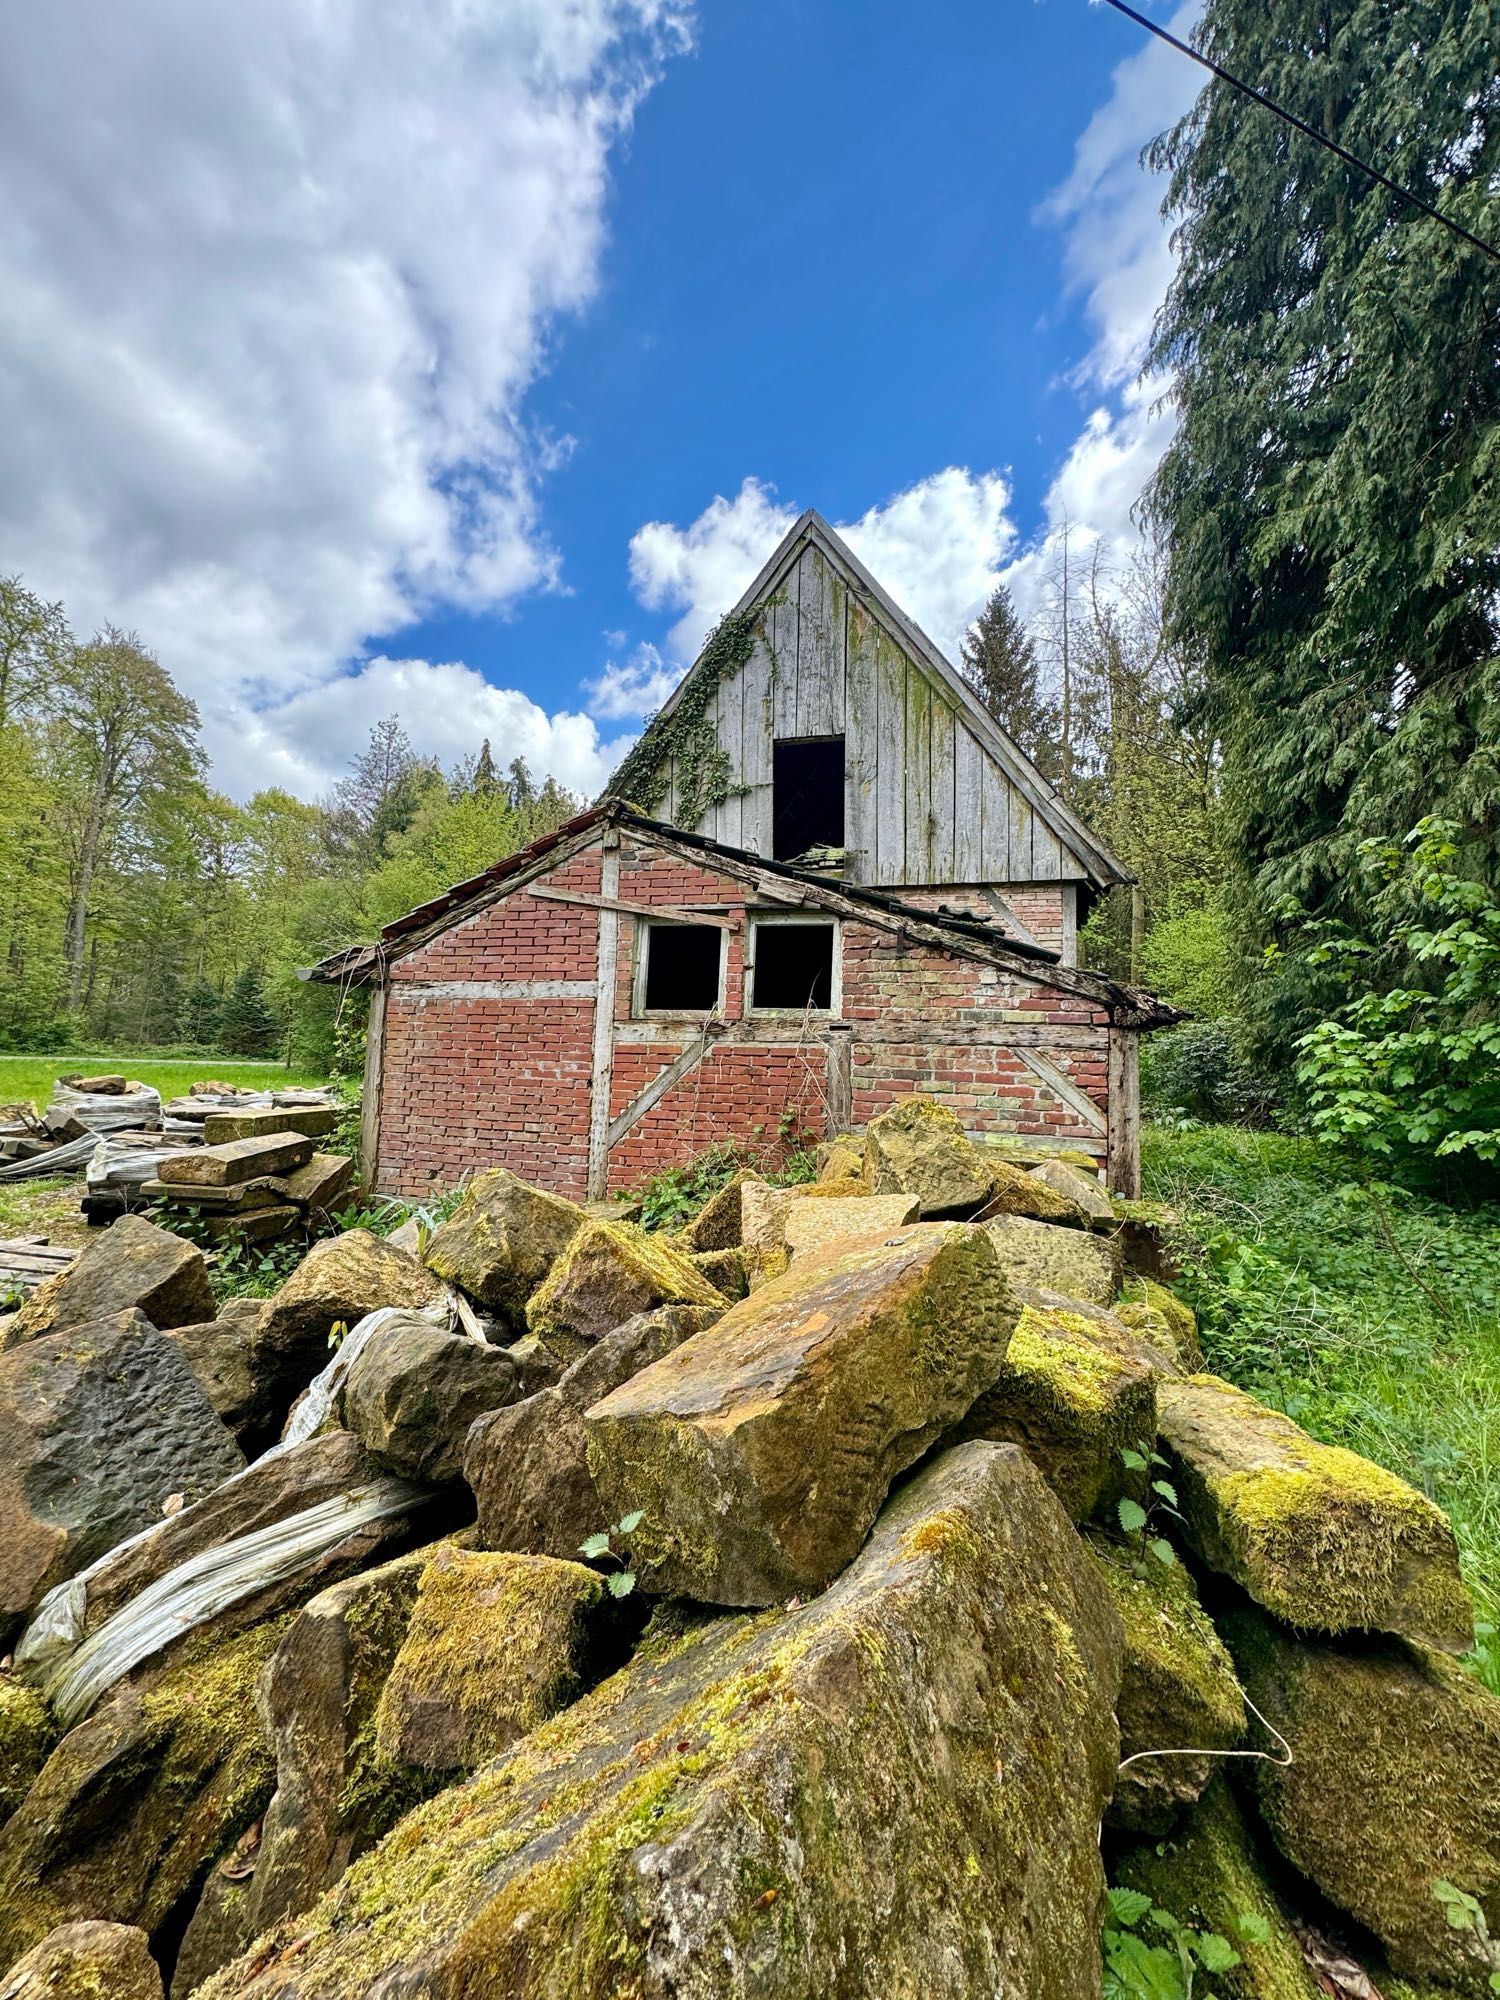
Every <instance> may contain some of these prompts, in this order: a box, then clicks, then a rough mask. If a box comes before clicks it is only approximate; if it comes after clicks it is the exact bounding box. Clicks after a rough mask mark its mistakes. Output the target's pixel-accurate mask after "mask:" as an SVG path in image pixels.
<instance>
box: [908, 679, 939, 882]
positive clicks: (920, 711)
mask: <svg viewBox="0 0 1500 2000" xmlns="http://www.w3.org/2000/svg"><path fill="white" fill-rule="evenodd" d="M905 723H906V730H905V738H906V740H905V750H906V876H905V880H906V881H908V882H911V883H923V882H935V881H937V879H938V878H937V876H936V874H935V873H934V872H933V866H932V850H933V833H934V830H935V826H934V815H933V800H932V689H931V688H930V687H929V686H928V684H927V682H926V681H925V680H923V678H922V677H921V675H920V674H917V673H912V672H909V673H908V674H907V676H906V717H905Z"/></svg>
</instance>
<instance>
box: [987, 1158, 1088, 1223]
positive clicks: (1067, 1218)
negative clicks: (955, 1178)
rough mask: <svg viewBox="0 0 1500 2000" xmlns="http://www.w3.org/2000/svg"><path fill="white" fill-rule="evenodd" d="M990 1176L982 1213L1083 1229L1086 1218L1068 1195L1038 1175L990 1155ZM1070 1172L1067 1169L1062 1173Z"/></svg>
mask: <svg viewBox="0 0 1500 2000" xmlns="http://www.w3.org/2000/svg"><path fill="white" fill-rule="evenodd" d="M986 1164H987V1166H988V1167H989V1170H990V1175H991V1183H990V1194H989V1199H988V1201H986V1203H985V1204H984V1208H983V1210H982V1213H983V1214H984V1215H985V1216H987V1217H988V1216H993V1215H1029V1216H1030V1217H1031V1218H1032V1220H1033V1221H1035V1222H1051V1223H1056V1224H1057V1225H1058V1226H1059V1227H1061V1228H1064V1229H1086V1228H1087V1227H1088V1224H1089V1217H1088V1213H1087V1211H1086V1210H1084V1209H1082V1208H1080V1207H1079V1206H1078V1204H1077V1202H1076V1201H1073V1200H1072V1199H1071V1198H1070V1197H1069V1196H1068V1195H1066V1194H1063V1193H1060V1192H1059V1191H1058V1189H1057V1188H1055V1187H1054V1186H1053V1185H1052V1183H1051V1182H1050V1181H1049V1180H1048V1179H1047V1178H1046V1177H1045V1176H1044V1175H1041V1174H1038V1173H1036V1172H1034V1171H1032V1170H1031V1169H1029V1168H1026V1167H1017V1166H1013V1165H1012V1164H1011V1163H1010V1161H1008V1160H1001V1159H996V1158H995V1157H994V1156H993V1155H992V1154H991V1155H988V1156H987V1157H986ZM1068 1171H1070V1170H1069V1169H1068V1168H1067V1167H1066V1166H1064V1168H1063V1172H1064V1173H1066V1172H1068Z"/></svg>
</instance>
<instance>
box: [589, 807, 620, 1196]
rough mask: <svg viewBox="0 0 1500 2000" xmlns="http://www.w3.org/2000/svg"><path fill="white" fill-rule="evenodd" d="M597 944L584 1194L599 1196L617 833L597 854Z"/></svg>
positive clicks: (615, 936)
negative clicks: (592, 1053)
mask: <svg viewBox="0 0 1500 2000" xmlns="http://www.w3.org/2000/svg"><path fill="white" fill-rule="evenodd" d="M599 888H600V892H601V899H602V901H603V903H604V907H603V908H602V909H601V910H600V912H599V946H598V956H597V958H596V960H595V992H594V1056H593V1071H592V1075H591V1078H590V1083H589V1164H588V1181H587V1187H588V1198H589V1200H590V1201H603V1199H604V1191H605V1188H606V1186H607V1184H608V1180H609V1090H610V1083H611V1081H612V1079H613V1076H614V1063H615V970H616V965H617V962H618V958H619V944H620V914H619V911H618V910H616V909H613V908H612V907H611V904H612V903H613V902H614V901H615V900H617V899H618V897H619V893H620V836H619V834H618V833H616V832H615V831H614V830H613V829H611V830H610V831H609V832H607V833H606V834H605V836H604V842H603V853H602V854H601V856H600V860H599Z"/></svg>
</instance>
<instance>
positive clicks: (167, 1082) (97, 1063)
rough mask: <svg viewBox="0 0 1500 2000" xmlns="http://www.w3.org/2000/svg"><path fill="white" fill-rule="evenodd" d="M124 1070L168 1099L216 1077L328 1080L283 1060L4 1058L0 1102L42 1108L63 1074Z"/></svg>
mask: <svg viewBox="0 0 1500 2000" xmlns="http://www.w3.org/2000/svg"><path fill="white" fill-rule="evenodd" d="M121 1070H123V1071H124V1073H125V1074H126V1075H127V1076H128V1077H129V1078H130V1079H131V1080H132V1082H139V1083H147V1084H150V1085H151V1087H152V1089H154V1090H159V1091H160V1092H161V1094H162V1096H163V1097H164V1098H167V1097H178V1096H180V1095H182V1093H183V1092H185V1091H186V1090H187V1088H188V1086H189V1084H193V1083H198V1082H201V1081H203V1080H204V1079H205V1078H208V1077H214V1078H217V1079H218V1080H219V1081H221V1082H224V1083H238V1084H244V1085H246V1086H248V1087H249V1088H250V1089H252V1090H286V1089H290V1088H292V1087H294V1086H299V1085H311V1086H313V1087H317V1086H319V1085H321V1084H323V1083H325V1082H326V1081H327V1079H326V1078H325V1077H322V1076H320V1075H319V1074H318V1073H317V1072H316V1071H315V1070H307V1069H288V1068H287V1066H286V1065H285V1063H281V1062H243V1061H238V1060H233V1061H232V1060H230V1059H229V1058H227V1057H224V1056H195V1057H193V1058H191V1059H190V1060H186V1059H180V1058H176V1059H170V1060H167V1061H160V1060H158V1059H157V1058H156V1057H154V1056H150V1055H143V1056H133V1055H114V1054H108V1055H100V1054H99V1053H98V1052H97V1051H96V1052H95V1053H94V1054H92V1055H78V1056H0V1104H26V1103H30V1104H32V1105H34V1106H35V1107H36V1108H37V1109H38V1110H40V1109H41V1108H42V1106H43V1105H44V1104H45V1103H46V1102H47V1100H48V1098H49V1097H51V1095H52V1086H53V1084H54V1083H55V1082H56V1081H57V1079H58V1078H59V1077H60V1076H72V1075H75V1074H82V1075H84V1076H99V1075H102V1074H104V1073H105V1072H107V1071H114V1072H115V1073H117V1074H118V1073H119V1072H120V1071H121Z"/></svg>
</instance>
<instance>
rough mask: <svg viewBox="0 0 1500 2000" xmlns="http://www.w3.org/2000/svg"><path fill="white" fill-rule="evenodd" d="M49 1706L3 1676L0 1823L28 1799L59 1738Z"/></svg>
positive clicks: (0, 1678)
mask: <svg viewBox="0 0 1500 2000" xmlns="http://www.w3.org/2000/svg"><path fill="white" fill-rule="evenodd" d="M56 1733H57V1732H56V1730H55V1729H54V1727H53V1723H52V1718H51V1716H50V1715H49V1714H48V1712H47V1704H46V1703H45V1702H44V1701H43V1700H42V1698H41V1696H40V1695H39V1694H37V1693H36V1692H35V1690H34V1689H32V1688H29V1687H28V1686H27V1685H26V1683H25V1682H24V1681H18V1680H17V1679H16V1678H15V1677H14V1675H12V1674H0V1820H4V1819H5V1818H7V1817H8V1816H9V1815H10V1814H11V1813H13V1812H14V1811H15V1809H16V1807H17V1806H18V1805H19V1804H20V1803H21V1801H22V1799H23V1798H25V1796H26V1793H27V1791H28V1790H29V1789H30V1786H31V1781H32V1779H33V1778H34V1777H35V1776H36V1774H37V1772H38V1771H40V1770H41V1768H42V1766H43V1764H44V1763H45V1762H46V1761H47V1752H48V1751H49V1750H50V1749H51V1747H52V1743H53V1739H54V1737H55V1736H56Z"/></svg>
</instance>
